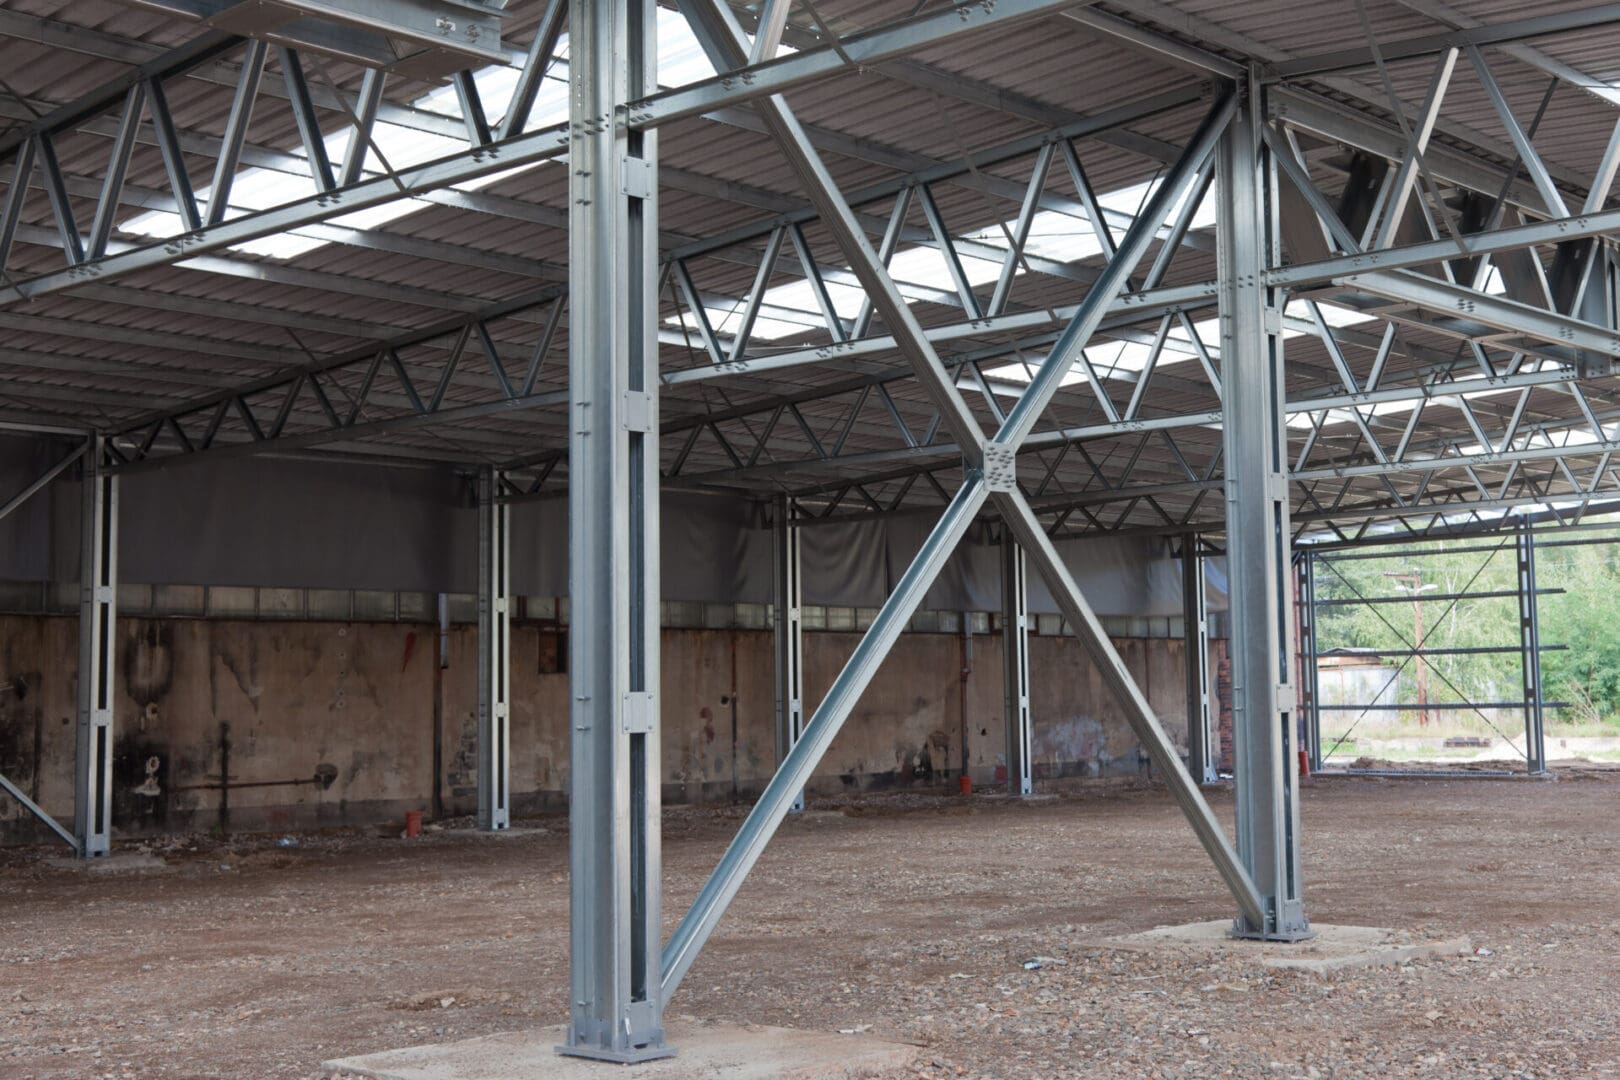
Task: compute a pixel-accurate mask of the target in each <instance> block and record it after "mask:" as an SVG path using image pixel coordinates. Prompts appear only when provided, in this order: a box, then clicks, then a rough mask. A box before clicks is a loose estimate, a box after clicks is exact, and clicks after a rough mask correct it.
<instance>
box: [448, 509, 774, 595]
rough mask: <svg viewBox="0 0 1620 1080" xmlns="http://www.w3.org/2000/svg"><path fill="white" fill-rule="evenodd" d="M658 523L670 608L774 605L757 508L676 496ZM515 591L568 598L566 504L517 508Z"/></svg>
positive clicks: (472, 555)
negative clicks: (673, 602) (677, 605)
mask: <svg viewBox="0 0 1620 1080" xmlns="http://www.w3.org/2000/svg"><path fill="white" fill-rule="evenodd" d="M659 517H660V520H659V526H660V530H661V533H662V545H661V546H662V556H663V557H662V559H661V560H660V573H661V575H662V578H661V581H660V586H661V591H662V593H663V598H664V599H665V600H679V601H693V602H699V603H702V602H714V603H722V602H732V603H736V602H743V603H756V604H768V603H770V600H771V533H770V530H769V529H767V528H764V527H762V525H761V522H762V520H763V518H762V515H761V514H760V512H759V510H758V508H757V507H755V506H754V504H752V503H747V502H742V501H739V500H734V499H718V498H705V497H702V496H695V495H680V494H673V493H671V494H666V495H664V497H663V498H662V499H661V500H660V502H659ZM470 543H471V540H469V544H470ZM477 557H478V556H477V551H476V549H475V548H473V547H471V546H469V547H468V550H467V552H466V554H465V556H464V557H460V558H459V562H461V563H466V564H468V565H472V566H476V561H477ZM474 584H476V583H474ZM472 587H473V586H472V585H469V586H468V587H467V589H465V590H460V591H471V589H472ZM512 588H513V590H514V591H516V592H518V593H521V594H524V595H528V596H565V595H567V593H568V503H567V502H566V501H565V500H563V499H546V500H543V501H538V502H518V503H514V504H513V505H512Z"/></svg>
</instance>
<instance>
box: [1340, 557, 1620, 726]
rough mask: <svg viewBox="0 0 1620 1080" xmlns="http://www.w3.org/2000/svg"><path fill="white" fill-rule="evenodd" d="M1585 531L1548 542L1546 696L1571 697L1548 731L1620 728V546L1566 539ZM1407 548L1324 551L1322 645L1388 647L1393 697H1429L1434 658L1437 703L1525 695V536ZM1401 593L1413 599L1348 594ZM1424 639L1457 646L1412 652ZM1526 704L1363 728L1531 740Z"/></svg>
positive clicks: (1541, 573)
mask: <svg viewBox="0 0 1620 1080" xmlns="http://www.w3.org/2000/svg"><path fill="white" fill-rule="evenodd" d="M1576 538H1584V537H1583V534H1579V533H1577V534H1573V535H1571V534H1565V535H1564V536H1562V537H1558V536H1548V537H1546V538H1545V539H1544V540H1542V541H1541V542H1540V543H1538V545H1537V550H1536V572H1537V577H1538V581H1537V584H1538V585H1539V587H1540V588H1541V589H1542V590H1548V591H1546V592H1544V593H1543V595H1542V596H1541V597H1540V598H1539V608H1538V616H1539V621H1540V629H1541V641H1542V645H1543V649H1544V651H1543V653H1542V687H1543V688H1542V696H1543V698H1544V700H1547V701H1561V702H1567V703H1568V704H1567V706H1566V707H1564V708H1560V709H1549V710H1548V711H1547V714H1546V725H1547V730H1548V732H1549V734H1551V733H1555V732H1556V733H1557V734H1560V735H1565V736H1573V735H1617V734H1620V543H1599V544H1563V543H1560V541H1561V540H1565V539H1576ZM1399 550H1400V552H1401V553H1402V554H1399V555H1396V556H1391V557H1378V558H1361V557H1357V558H1353V559H1351V558H1342V557H1341V558H1333V557H1332V556H1331V555H1324V556H1321V557H1319V558H1318V560H1317V566H1316V597H1317V602H1318V604H1319V607H1318V609H1317V620H1316V632H1317V647H1318V649H1319V650H1320V651H1323V652H1326V651H1328V650H1331V649H1335V648H1348V649H1362V650H1372V651H1375V652H1378V653H1379V654H1380V655H1381V656H1382V658H1383V660H1384V663H1385V667H1386V669H1387V670H1388V672H1389V678H1390V679H1392V680H1393V687H1392V690H1393V692H1394V696H1393V698H1392V700H1393V701H1395V702H1398V703H1399V704H1402V705H1412V706H1416V704H1417V702H1418V693H1419V682H1420V680H1419V678H1418V668H1419V665H1422V664H1426V665H1427V670H1426V671H1425V672H1424V673H1423V679H1422V680H1421V681H1422V682H1423V683H1425V684H1426V692H1427V700H1428V701H1429V702H1430V703H1431V705H1447V704H1451V705H1455V704H1462V703H1467V702H1518V701H1520V700H1522V698H1523V696H1524V691H1523V687H1522V682H1521V679H1522V671H1521V665H1520V654H1519V651H1518V649H1519V610H1518V599H1517V595H1516V590H1517V588H1518V567H1517V552H1516V548H1515V544H1514V538H1513V535H1512V534H1504V535H1501V536H1495V537H1483V538H1475V539H1470V540H1466V541H1449V542H1441V543H1428V544H1412V545H1409V546H1406V545H1403V546H1402V547H1401V548H1400V549H1399ZM1358 554H1359V553H1358ZM1458 594H1468V595H1464V596H1459V595H1458ZM1392 597H1399V598H1401V599H1398V600H1394V601H1387V602H1383V603H1376V604H1363V603H1345V602H1344V601H1356V600H1361V599H1374V598H1392ZM1408 597H1410V599H1407V598H1408ZM1420 626H1421V628H1422V629H1421V642H1420V637H1419V635H1420V631H1419V627H1420ZM1420 643H1421V646H1422V647H1423V648H1425V649H1430V650H1445V651H1444V652H1441V653H1437V654H1435V655H1430V656H1427V657H1422V658H1419V657H1412V656H1408V655H1405V654H1407V653H1410V652H1411V651H1412V650H1413V649H1414V648H1416V647H1418V646H1419V644H1420ZM1547 646H1564V648H1562V649H1548V648H1546V647H1547ZM1457 650H1474V651H1470V652H1460V651H1457ZM1493 650H1495V651H1493ZM1518 712H1519V710H1517V709H1504V710H1501V712H1500V715H1497V713H1496V712H1494V711H1493V710H1489V709H1486V710H1484V715H1483V716H1482V715H1481V714H1480V713H1479V712H1475V711H1473V710H1471V709H1466V708H1465V709H1446V710H1439V709H1435V710H1433V711H1432V712H1431V713H1430V714H1429V721H1430V723H1429V724H1427V725H1424V724H1423V723H1422V722H1421V720H1422V717H1421V716H1420V715H1419V712H1418V710H1417V709H1416V708H1413V709H1412V710H1410V711H1407V710H1402V711H1401V712H1400V713H1392V712H1387V711H1386V712H1382V713H1380V714H1376V715H1375V714H1372V713H1369V714H1368V715H1367V716H1366V717H1364V718H1361V720H1360V722H1359V726H1360V727H1362V728H1363V729H1364V730H1363V732H1362V733H1363V734H1370V732H1368V731H1366V730H1365V729H1368V728H1376V729H1377V734H1378V736H1380V737H1391V736H1397V735H1403V734H1420V733H1421V734H1428V735H1435V734H1451V733H1454V732H1455V733H1465V732H1466V733H1481V734H1484V733H1490V732H1495V733H1496V734H1498V735H1503V736H1509V737H1511V736H1515V735H1517V736H1519V737H1522V728H1521V727H1519V724H1518V720H1517V716H1518ZM1340 716H1341V717H1342V721H1343V722H1342V723H1340V722H1338V720H1339V717H1335V722H1333V723H1332V727H1334V728H1336V729H1340V730H1339V731H1338V734H1344V733H1345V732H1346V731H1348V730H1351V728H1352V727H1353V726H1357V717H1356V716H1355V714H1354V713H1350V714H1340ZM1510 718H1511V719H1510ZM1324 719H1326V716H1325V715H1324ZM1515 729H1517V730H1515ZM1326 736H1327V731H1326V730H1324V737H1326Z"/></svg>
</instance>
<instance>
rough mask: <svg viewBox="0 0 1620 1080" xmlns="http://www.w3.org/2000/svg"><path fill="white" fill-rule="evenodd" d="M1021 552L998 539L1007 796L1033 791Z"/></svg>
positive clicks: (1026, 601) (1026, 597)
mask: <svg viewBox="0 0 1620 1080" xmlns="http://www.w3.org/2000/svg"><path fill="white" fill-rule="evenodd" d="M1028 572H1029V571H1028V568H1027V567H1026V566H1025V564H1024V549H1023V548H1021V547H1019V546H1018V541H1017V540H1015V539H1013V536H1012V533H1011V532H1007V533H1005V534H1004V535H1003V536H1002V538H1001V652H1002V663H1003V666H1004V669H1005V673H1006V674H1005V682H1004V686H1005V688H1006V694H1007V793H1008V794H1009V795H1017V796H1020V797H1023V796H1026V795H1032V794H1034V792H1035V773H1034V766H1033V764H1032V763H1031V757H1030V748H1031V745H1032V742H1033V739H1032V736H1033V724H1032V723H1031V720H1030V713H1029V578H1028Z"/></svg>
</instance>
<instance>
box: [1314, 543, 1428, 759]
mask: <svg viewBox="0 0 1620 1080" xmlns="http://www.w3.org/2000/svg"><path fill="white" fill-rule="evenodd" d="M1418 644H1419V646H1421V645H1422V642H1419V643H1418ZM1321 651H1322V646H1321V644H1320V643H1319V642H1318V641H1317V640H1316V552H1314V551H1312V550H1311V549H1310V548H1309V547H1307V548H1306V549H1305V550H1304V551H1302V552H1300V555H1299V674H1300V680H1301V682H1302V684H1303V685H1301V686H1300V702H1299V711H1300V737H1301V738H1302V739H1304V740H1305V746H1304V750H1305V758H1306V760H1308V761H1309V762H1310V763H1311V770H1312V771H1313V772H1314V771H1316V770H1318V769H1320V768H1321V767H1322V702H1321V700H1320V698H1319V697H1318V696H1317V687H1318V679H1319V673H1318V671H1317V668H1316V665H1317V663H1318V662H1319V659H1320V654H1321Z"/></svg>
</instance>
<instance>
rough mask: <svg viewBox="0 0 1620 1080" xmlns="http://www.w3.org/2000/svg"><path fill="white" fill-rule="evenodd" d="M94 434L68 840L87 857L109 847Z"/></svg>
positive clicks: (110, 565)
mask: <svg viewBox="0 0 1620 1080" xmlns="http://www.w3.org/2000/svg"><path fill="white" fill-rule="evenodd" d="M104 450H105V448H104V445H103V439H102V437H101V436H99V435H97V436H93V437H92V438H91V440H90V446H89V448H88V450H87V452H86V453H85V456H84V482H83V486H82V492H83V498H82V503H81V509H80V519H79V530H80V531H79V535H80V540H79V553H80V558H81V562H80V568H79V687H78V689H79V724H78V742H77V747H76V753H77V756H76V757H75V759H74V760H75V763H76V764H75V771H74V785H73V795H74V801H73V835H74V837H75V839H76V840H77V841H78V845H79V854H80V855H81V856H83V857H84V858H87V859H94V858H98V857H100V856H102V855H106V854H107V853H108V852H109V851H110V850H111V847H112V755H113V745H112V741H113V701H114V694H115V692H116V691H117V670H118V669H117V667H116V666H115V660H116V658H117V655H116V654H117V625H116V619H117V607H118V477H117V476H116V475H114V474H113V473H110V472H108V471H107V470H106V461H105V459H104V456H103V455H104Z"/></svg>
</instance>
